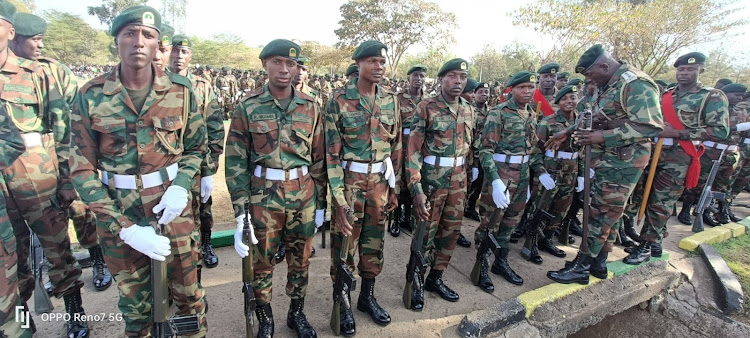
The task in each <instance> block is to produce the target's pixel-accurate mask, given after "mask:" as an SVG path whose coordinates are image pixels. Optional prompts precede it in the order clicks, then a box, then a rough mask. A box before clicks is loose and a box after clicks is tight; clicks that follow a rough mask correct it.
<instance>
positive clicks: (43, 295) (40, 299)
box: [31, 232, 55, 315]
mask: <svg viewBox="0 0 750 338" xmlns="http://www.w3.org/2000/svg"><path fill="white" fill-rule="evenodd" d="M31 259H32V262H31V265H32V266H31V268H32V269H33V270H34V273H35V274H36V278H35V279H36V283H35V286H34V312H36V314H38V315H40V314H43V313H50V312H52V310H54V309H55V307H54V306H53V305H52V300H50V299H49V294H47V290H46V289H45V288H44V283H42V265H43V263H42V262H43V261H44V251H43V250H42V243H41V242H39V237H37V235H36V234H35V233H34V232H32V233H31Z"/></svg>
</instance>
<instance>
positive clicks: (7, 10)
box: [0, 0, 16, 25]
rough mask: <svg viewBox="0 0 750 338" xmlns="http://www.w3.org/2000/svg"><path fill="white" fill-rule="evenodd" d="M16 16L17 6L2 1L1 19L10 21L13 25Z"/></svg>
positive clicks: (0, 3) (0, 7) (0, 8)
mask: <svg viewBox="0 0 750 338" xmlns="http://www.w3.org/2000/svg"><path fill="white" fill-rule="evenodd" d="M15 16H16V6H14V5H13V4H12V3H10V2H8V1H5V0H2V1H0V19H2V20H5V21H8V22H10V24H11V25H12V24H13V21H14V20H15Z"/></svg>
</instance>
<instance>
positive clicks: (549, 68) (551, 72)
mask: <svg viewBox="0 0 750 338" xmlns="http://www.w3.org/2000/svg"><path fill="white" fill-rule="evenodd" d="M559 71H560V65H559V64H557V63H548V64H546V65H544V66H541V67H539V69H538V70H537V73H538V74H539V87H538V88H537V92H538V93H537V95H535V96H534V100H532V103H531V108H532V109H534V111H536V112H539V115H538V116H537V118H538V119H539V121H541V120H542V118H544V116H547V115H546V113H545V112H544V111H543V110H544V109H543V107H546V105H545V104H549V106H550V107H552V110H551V111H550V112H549V113H553V112H554V110H555V109H557V107H556V106H555V95H556V94H557V90H558V89H557V87H556V86H555V85H556V83H557V73H558V72H559ZM539 94H541V96H543V97H544V99H545V100H546V101H547V102H546V103H545V102H543V103H541V105H542V107H538V105H539V104H540V102H537V101H536V100H537V97H539V96H540V95H539Z"/></svg>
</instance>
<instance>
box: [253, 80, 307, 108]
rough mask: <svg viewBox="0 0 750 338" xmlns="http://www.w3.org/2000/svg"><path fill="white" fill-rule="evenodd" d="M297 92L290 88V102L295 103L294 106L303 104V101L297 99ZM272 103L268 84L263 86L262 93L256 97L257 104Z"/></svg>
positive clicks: (299, 98) (272, 99)
mask: <svg viewBox="0 0 750 338" xmlns="http://www.w3.org/2000/svg"><path fill="white" fill-rule="evenodd" d="M297 92H298V90H296V89H294V87H292V101H291V102H292V103H296V104H304V103H305V100H304V99H302V98H301V97H299V95H298V94H297ZM272 101H274V98H273V96H272V95H271V90H270V89H269V88H268V84H267V83H266V84H264V85H263V93H261V94H260V95H258V102H260V103H267V102H272Z"/></svg>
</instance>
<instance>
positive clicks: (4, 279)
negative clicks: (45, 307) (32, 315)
mask: <svg viewBox="0 0 750 338" xmlns="http://www.w3.org/2000/svg"><path fill="white" fill-rule="evenodd" d="M0 181H2V176H0ZM5 207H6V205H5V197H4V196H3V195H0V241H2V242H1V243H0V245H2V248H0V266H2V267H3V268H4V269H5V273H2V274H0V337H31V330H29V329H23V328H21V324H22V323H21V322H20V321H16V320H17V319H16V307H17V306H21V304H22V302H21V297H20V295H19V293H18V256H16V237H15V236H14V235H13V227H12V226H11V224H10V219H9V218H8V213H7V212H6V209H5Z"/></svg>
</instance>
